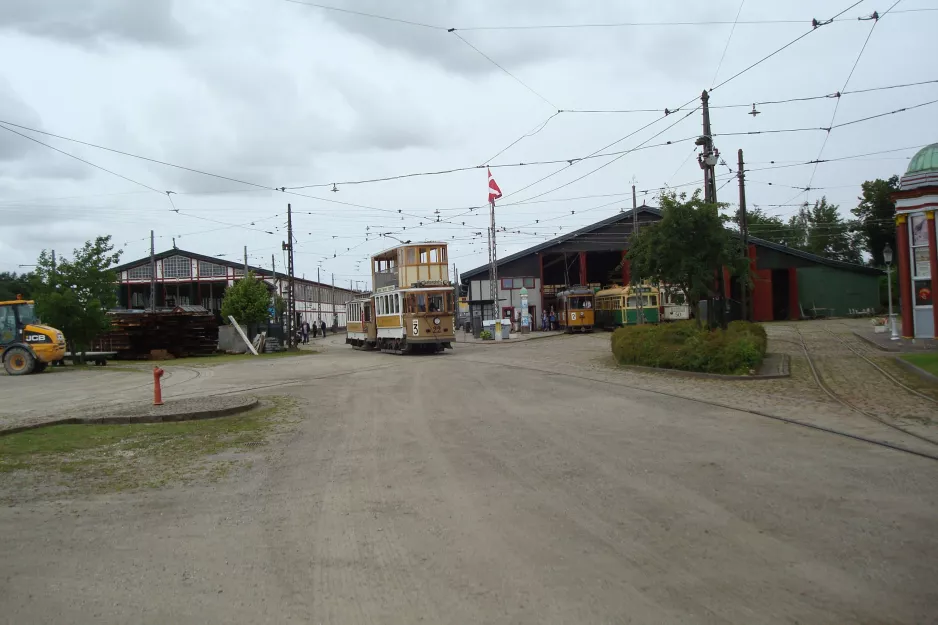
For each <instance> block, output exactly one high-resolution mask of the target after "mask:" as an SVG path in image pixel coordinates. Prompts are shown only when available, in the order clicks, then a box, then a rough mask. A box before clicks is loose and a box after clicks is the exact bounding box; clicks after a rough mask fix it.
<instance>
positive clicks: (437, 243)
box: [371, 241, 447, 258]
mask: <svg viewBox="0 0 938 625" xmlns="http://www.w3.org/2000/svg"><path fill="white" fill-rule="evenodd" d="M433 245H435V246H438V247H440V246H442V247H446V246H447V243H445V242H444V241H416V242H412V241H408V242H407V243H400V244H398V245H395V246H394V247H389V248H388V249H386V250H382V251H380V252H378V253H377V254H372V255H371V257H372V258H378V257H380V256H384V255H386V254H388V253H390V252H393V251H394V250H396V249H400V248H402V247H429V246H433Z"/></svg>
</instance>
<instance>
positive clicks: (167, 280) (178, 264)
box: [115, 248, 360, 327]
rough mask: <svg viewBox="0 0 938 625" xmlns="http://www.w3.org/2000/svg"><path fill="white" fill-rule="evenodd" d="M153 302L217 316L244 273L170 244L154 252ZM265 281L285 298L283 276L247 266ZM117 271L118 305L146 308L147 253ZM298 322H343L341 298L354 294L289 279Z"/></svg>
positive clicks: (227, 263)
mask: <svg viewBox="0 0 938 625" xmlns="http://www.w3.org/2000/svg"><path fill="white" fill-rule="evenodd" d="M154 259H155V265H156V307H157V308H174V307H176V306H185V305H196V306H202V307H203V308H205V309H206V310H209V311H211V312H212V313H214V314H215V316H216V317H217V318H218V319H219V320H220V319H221V302H222V299H223V298H224V296H225V290H226V289H227V288H228V287H229V286H231V285H233V284H234V283H235V280H239V279H241V278H242V277H244V264H243V263H236V262H233V261H230V260H223V259H221V258H214V257H212V256H205V255H203V254H196V253H194V252H187V251H185V250H180V249H176V248H173V249H171V250H167V251H165V252H160V253H159V254H156V255H155V257H154ZM248 270H249V271H253V272H254V274H255V275H256V276H257V277H258V278H259V279H261V280H263V281H264V282H265V283H266V284H267V288H268V290H270V292H271V294H273V293H277V294H279V295H281V296H283V297H284V299H286V295H287V276H286V274H284V273H278V272H274V271H272V270H270V269H263V268H261V267H254V266H250V265H249V266H248ZM115 271H116V272H117V275H118V283H119V288H118V301H119V306H120V307H121V308H125V309H131V310H133V309H138V310H144V309H147V308H149V307H150V275H151V265H150V258H149V257H146V258H141V259H139V260H135V261H132V262H129V263H125V264H123V265H120V266H119V267H115ZM293 284H294V290H295V294H296V313H297V320H298V322H301V321H304V320H305V321H309V322H310V323H312V322H313V321H316V320H319V319H322V320H323V321H325V322H326V325H327V326H330V327H331V326H332V321H333V315H335V316H336V317H337V321H338V325H339V327H345V303H346V302H347V301H349V300H351V299H354V298H356V297H358V296H359V295H360V294H359V293H358V292H357V291H352V290H349V289H343V288H341V287H333V285H330V284H322V283H319V282H315V281H313V280H305V279H301V278H294V279H293Z"/></svg>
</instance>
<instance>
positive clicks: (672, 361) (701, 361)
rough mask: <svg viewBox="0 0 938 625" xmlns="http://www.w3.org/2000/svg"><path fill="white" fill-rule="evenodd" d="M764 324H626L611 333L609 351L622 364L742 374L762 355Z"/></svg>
mask: <svg viewBox="0 0 938 625" xmlns="http://www.w3.org/2000/svg"><path fill="white" fill-rule="evenodd" d="M767 343H768V339H767V337H766V334H765V328H763V327H762V326H761V325H758V324H755V323H749V322H747V321H733V322H732V323H730V324H729V326H728V327H727V329H726V330H720V329H717V330H707V329H706V327H704V326H698V325H697V322H696V321H679V322H676V323H663V324H659V325H654V324H644V325H636V326H626V327H624V328H619V329H618V330H616V331H615V332H613V333H612V353H613V355H614V356H615V357H616V360H617V361H618V362H619V363H620V364H623V365H643V366H646V367H659V368H662V369H681V370H683V371H699V372H703V373H722V374H735V375H746V374H748V373H749V372H750V371H751V370H757V369H758V368H759V365H761V364H762V359H763V358H764V357H765V349H766V345H767Z"/></svg>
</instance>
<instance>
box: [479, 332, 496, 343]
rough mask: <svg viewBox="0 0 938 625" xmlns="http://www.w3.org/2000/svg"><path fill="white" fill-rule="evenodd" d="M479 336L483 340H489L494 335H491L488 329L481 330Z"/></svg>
mask: <svg viewBox="0 0 938 625" xmlns="http://www.w3.org/2000/svg"><path fill="white" fill-rule="evenodd" d="M479 338H480V339H482V340H483V341H491V340H492V339H493V338H495V337H494V336H492V333H491V332H489V331H488V330H482V332H480V333H479Z"/></svg>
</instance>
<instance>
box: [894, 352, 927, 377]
mask: <svg viewBox="0 0 938 625" xmlns="http://www.w3.org/2000/svg"><path fill="white" fill-rule="evenodd" d="M893 359H894V360H895V361H896V364H898V365H899V366H900V367H902V368H903V369H905V370H906V371H908V372H909V373H913V374H915V375H917V376H918V377H920V378H922V379H923V380H928V381H929V382H932V383H934V384H938V376H936V375H934V374H932V373H929V372H928V371H925V370H924V369H922V368H921V367H919V366H917V365H913V364H912V363H911V362H909V361H908V360H905V359H904V358H902V356H898V355H897V356H894V357H893Z"/></svg>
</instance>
